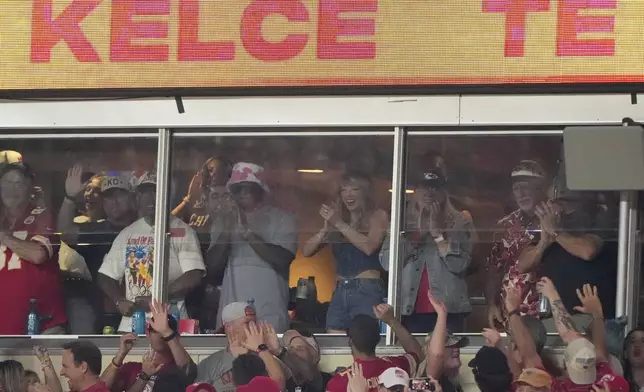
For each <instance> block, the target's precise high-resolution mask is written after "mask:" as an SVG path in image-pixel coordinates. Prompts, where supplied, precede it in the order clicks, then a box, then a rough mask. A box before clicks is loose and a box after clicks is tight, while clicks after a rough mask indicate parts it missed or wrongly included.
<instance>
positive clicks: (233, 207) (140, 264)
mask: <svg viewBox="0 0 644 392" xmlns="http://www.w3.org/2000/svg"><path fill="white" fill-rule="evenodd" d="M370 131H373V130H370ZM387 131H390V130H389V129H388V130H387ZM408 140H409V145H408V148H407V156H406V157H405V159H407V177H406V179H405V186H406V193H405V209H404V215H403V222H402V223H403V225H402V230H403V233H395V235H399V234H400V241H401V247H400V249H401V252H402V254H401V256H400V258H399V262H400V263H402V265H403V274H402V275H401V278H400V279H401V281H400V282H399V285H400V292H401V293H402V294H401V302H402V305H401V306H402V309H400V313H401V314H402V315H403V323H404V325H405V326H406V327H407V328H409V329H410V330H411V331H413V332H420V333H423V332H428V331H430V330H431V329H432V326H433V324H434V323H435V313H434V312H433V309H432V307H431V303H429V301H428V299H427V295H426V293H427V291H428V290H432V291H433V292H434V293H435V294H436V295H437V296H438V297H439V299H441V300H442V301H444V302H445V303H446V306H447V308H448V312H449V317H448V326H449V328H450V329H451V330H452V332H476V333H478V332H480V331H481V330H482V328H484V327H487V326H489V325H495V326H496V327H498V328H504V323H505V320H506V318H507V311H506V310H503V307H501V306H500V304H501V301H502V298H503V293H504V289H505V288H507V287H509V286H510V285H514V286H520V287H522V288H523V294H524V303H523V305H522V306H521V308H520V311H521V312H522V313H525V314H528V315H532V316H534V317H540V318H541V319H542V320H543V321H544V324H545V325H546V327H547V328H549V329H551V330H552V331H554V326H553V325H552V322H551V321H550V316H549V314H547V313H540V312H539V309H538V306H537V305H538V301H539V295H538V293H537V292H536V290H535V288H534V287H535V284H536V281H537V280H538V279H539V278H540V277H542V276H547V277H550V278H551V279H553V281H554V282H555V285H556V286H557V288H558V289H559V291H560V295H561V298H562V301H563V302H564V304H565V305H566V307H567V308H568V309H569V310H571V309H574V307H575V306H578V305H579V303H578V299H577V295H576V291H575V290H576V289H577V288H579V286H580V285H582V284H583V283H591V284H593V285H596V286H597V287H598V289H599V292H600V298H601V299H602V304H603V306H604V313H605V316H606V318H611V317H612V316H613V315H614V310H615V309H614V305H615V294H616V287H615V286H616V265H617V227H618V225H617V195H616V194H615V193H611V192H603V193H602V192H573V191H570V190H569V189H567V188H566V186H565V183H566V181H565V161H564V160H563V159H562V156H561V147H562V140H561V138H560V137H555V136H538V137H537V136H535V137H532V136H518V135H515V136H503V137H491V136H424V135H423V136H420V135H418V136H415V135H413V134H412V135H411V136H410V137H409V139H408ZM2 148H3V151H2V152H1V153H0V201H1V204H2V207H1V209H0V218H1V220H0V222H1V224H2V226H1V227H0V228H1V229H2V230H3V231H4V233H5V234H3V236H7V237H5V238H3V240H2V241H0V242H1V243H2V252H0V256H2V257H4V264H2V265H4V267H2V268H0V280H3V281H5V282H6V283H7V285H5V286H4V287H14V286H15V287H16V288H15V289H12V293H14V292H15V295H13V294H12V296H10V297H9V296H7V298H5V301H11V302H10V303H9V302H6V303H4V304H3V305H2V306H0V309H14V310H15V314H13V313H11V314H13V315H12V316H10V313H7V318H11V319H12V322H10V323H6V324H5V325H6V328H8V329H7V330H6V331H2V330H0V334H1V333H3V332H6V333H8V334H24V333H27V327H28V323H27V319H28V314H29V312H30V311H31V310H32V308H33V309H35V310H36V312H37V313H38V314H39V315H40V317H43V319H42V320H43V321H42V323H41V325H40V326H39V328H37V329H38V332H39V333H61V332H65V331H66V332H70V333H73V334H94V333H101V332H102V331H103V329H104V327H106V326H107V327H110V328H111V330H113V331H117V330H121V331H124V332H129V331H131V330H132V325H131V321H130V317H131V316H133V315H134V314H135V313H136V312H137V311H139V312H143V313H145V312H146V311H147V310H148V309H149V300H150V294H151V291H150V290H151V282H152V276H153V274H154V266H153V264H152V258H153V249H154V244H153V242H152V232H153V225H154V221H153V217H154V209H155V201H156V195H155V193H154V189H155V186H154V184H155V179H154V178H155V169H156V168H155V162H156V155H157V154H156V140H154V139H127V140H126V139H118V140H117V139H115V140H101V143H95V144H94V145H92V146H91V148H88V143H87V141H86V140H58V139H56V140H46V139H33V140H22V141H21V140H15V141H10V142H7V143H5V144H3V146H2ZM392 155H393V137H391V136H376V135H375V134H374V133H371V134H370V133H365V134H364V135H362V136H323V135H322V134H321V135H320V136H316V137H309V136H307V137H297V136H288V137H239V136H226V137H199V138H193V137H185V138H175V139H174V140H173V144H172V157H173V161H172V162H171V165H172V166H171V167H172V171H171V181H170V211H169V212H170V215H171V217H170V221H169V223H170V225H169V227H170V228H169V231H170V237H169V239H168V241H169V244H170V247H169V249H170V253H169V260H170V261H169V262H170V279H169V286H168V291H169V293H170V298H171V300H172V307H173V313H175V314H178V316H179V317H180V318H184V319H192V320H198V321H199V324H198V327H197V326H196V323H192V324H191V325H192V330H194V329H195V328H197V330H200V331H201V332H215V331H221V327H222V320H224V319H227V318H230V317H235V316H236V315H237V314H232V315H231V314H224V313H225V312H224V307H225V306H226V305H230V304H238V305H239V306H232V307H231V309H237V310H239V309H241V310H242V311H244V310H245V309H246V308H247V306H246V305H247V304H248V303H249V302H250V303H252V305H254V308H255V310H256V312H257V317H258V318H259V319H263V320H266V321H269V322H270V323H271V324H273V326H274V327H275V328H276V330H277V331H278V332H283V331H285V330H286V329H288V328H294V327H295V328H306V329H308V330H311V331H313V332H316V333H321V332H325V331H333V332H335V331H343V330H344V329H345V328H346V325H347V324H348V322H349V320H350V319H351V318H352V317H354V316H355V315H357V314H369V315H371V316H373V306H374V305H375V304H377V303H380V302H381V301H383V300H385V298H384V297H386V292H387V287H386V282H387V269H388V268H389V265H388V259H389V249H388V245H389V239H388V235H389V233H388V228H389V220H390V216H389V206H390V201H391V199H390V198H391V193H390V189H391V169H392V163H393V162H392V159H393V158H392ZM544 203H545V204H544ZM548 219H551V220H552V221H549V220H548ZM9 236H10V237H9ZM23 248H24V249H23ZM535 252H536V253H537V255H538V257H532V258H530V257H525V256H526V254H528V255H530V254H531V253H535ZM52 266H54V267H52ZM204 271H205V273H204ZM61 275H62V283H60V281H61V279H60V276H61ZM27 277H28V278H27ZM25 279H29V280H25ZM34 282H36V283H34ZM16 285H19V286H20V287H21V288H20V289H19V288H17V287H18V286H16ZM23 288H26V289H23ZM36 288H38V290H36ZM31 299H35V300H36V304H35V307H34V306H32V304H31ZM242 305H243V306H242ZM574 317H576V318H577V320H576V321H577V322H578V323H579V325H581V326H582V327H583V326H584V325H587V322H588V319H587V318H584V316H582V315H575V316H574ZM108 330H109V328H108ZM186 332H187V331H186Z"/></svg>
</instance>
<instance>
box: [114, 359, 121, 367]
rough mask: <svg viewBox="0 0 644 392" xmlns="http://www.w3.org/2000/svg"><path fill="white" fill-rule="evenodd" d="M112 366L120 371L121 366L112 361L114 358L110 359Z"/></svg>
mask: <svg viewBox="0 0 644 392" xmlns="http://www.w3.org/2000/svg"><path fill="white" fill-rule="evenodd" d="M112 366H114V367H115V368H117V369H120V368H121V366H122V365H117V364H116V361H115V360H114V358H112Z"/></svg>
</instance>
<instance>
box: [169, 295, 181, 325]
mask: <svg viewBox="0 0 644 392" xmlns="http://www.w3.org/2000/svg"><path fill="white" fill-rule="evenodd" d="M170 315H171V316H172V317H174V319H175V320H177V323H178V322H179V320H181V311H180V310H179V304H178V302H177V301H176V300H173V301H170Z"/></svg>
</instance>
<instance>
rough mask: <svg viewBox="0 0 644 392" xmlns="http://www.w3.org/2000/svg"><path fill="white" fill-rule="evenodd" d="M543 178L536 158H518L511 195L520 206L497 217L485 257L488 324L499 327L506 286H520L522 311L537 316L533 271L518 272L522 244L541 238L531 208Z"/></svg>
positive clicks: (542, 192)
mask: <svg viewBox="0 0 644 392" xmlns="http://www.w3.org/2000/svg"><path fill="white" fill-rule="evenodd" d="M546 189H547V187H546V179H545V174H544V171H543V169H542V168H541V165H539V163H537V162H535V161H521V162H520V163H519V165H517V166H516V167H515V168H514V169H513V170H512V195H513V197H514V199H515V201H516V202H517V205H518V206H519V208H518V209H517V210H516V211H514V212H512V213H511V214H510V215H508V216H506V217H504V218H503V219H501V220H500V221H499V226H500V229H499V231H498V232H497V233H495V234H494V247H493V248H492V254H491V255H490V257H489V258H488V260H487V264H486V271H487V273H488V278H487V280H486V282H487V283H486V293H485V295H486V298H487V303H488V322H489V324H490V327H491V328H500V327H502V326H503V325H504V323H505V320H506V319H507V314H505V310H504V309H503V306H500V304H503V299H504V298H505V293H506V291H507V289H508V287H513V286H514V287H519V288H520V289H521V295H522V298H523V303H522V304H521V306H520V307H519V311H520V312H521V314H522V315H523V314H528V315H532V316H536V315H537V314H538V311H537V306H538V302H539V295H538V293H537V291H536V287H535V285H536V276H535V274H534V273H521V272H520V270H519V260H520V258H521V256H522V254H523V251H524V250H525V248H526V247H527V246H528V245H530V244H535V243H537V242H539V240H540V232H539V219H538V218H537V216H536V215H535V212H534V208H535V206H536V205H538V204H540V203H541V202H542V201H545V200H546V197H547V191H546Z"/></svg>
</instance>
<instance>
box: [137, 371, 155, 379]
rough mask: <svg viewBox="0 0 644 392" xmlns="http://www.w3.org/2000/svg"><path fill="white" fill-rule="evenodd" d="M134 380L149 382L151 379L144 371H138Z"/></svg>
mask: <svg viewBox="0 0 644 392" xmlns="http://www.w3.org/2000/svg"><path fill="white" fill-rule="evenodd" d="M136 378H138V379H139V380H143V381H150V378H151V377H150V376H148V375H147V374H146V373H145V372H144V371H140V372H139V374H137V375H136Z"/></svg>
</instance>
